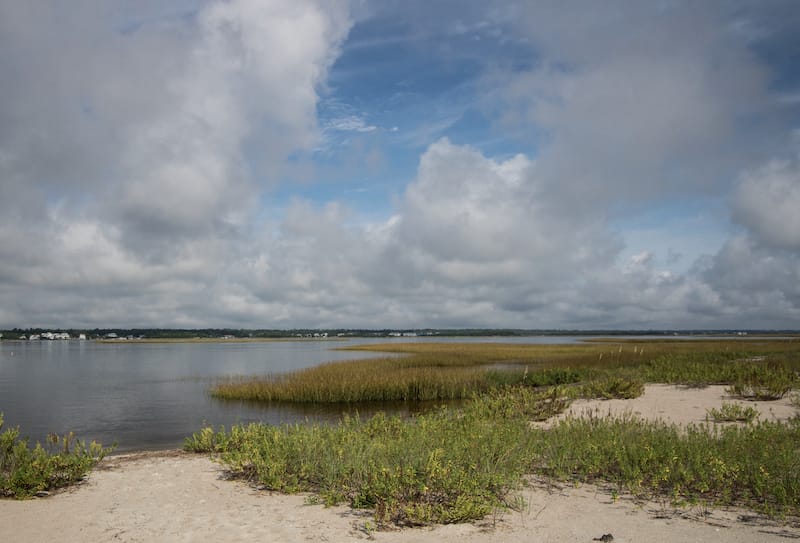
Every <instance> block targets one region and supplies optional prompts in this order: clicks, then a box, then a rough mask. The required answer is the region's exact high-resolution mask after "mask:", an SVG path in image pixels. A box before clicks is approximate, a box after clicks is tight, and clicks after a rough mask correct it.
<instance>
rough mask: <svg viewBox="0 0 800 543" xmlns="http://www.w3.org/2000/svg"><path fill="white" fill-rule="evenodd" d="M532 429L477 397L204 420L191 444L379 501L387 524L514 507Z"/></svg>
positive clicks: (280, 475) (297, 484)
mask: <svg viewBox="0 0 800 543" xmlns="http://www.w3.org/2000/svg"><path fill="white" fill-rule="evenodd" d="M530 437H531V434H530V432H529V430H528V425H527V422H526V420H525V419H524V418H523V417H520V416H516V417H495V416H489V415H488V410H487V409H484V408H482V407H481V406H480V402H474V403H472V404H470V406H468V407H467V408H466V409H464V410H462V411H458V412H456V411H450V410H447V409H442V410H441V411H437V412H435V413H431V414H427V415H420V416H417V417H414V418H412V419H401V418H398V417H387V416H385V415H384V414H378V415H375V416H374V417H372V418H371V419H369V420H367V421H362V420H360V419H359V418H358V417H355V418H350V417H346V418H344V419H343V420H342V421H341V423H340V424H339V425H337V426H325V425H319V424H309V425H291V426H290V425H285V426H280V427H273V426H268V425H261V424H251V425H247V426H234V427H232V428H231V430H230V432H228V433H226V432H225V431H224V430H220V431H216V432H215V431H213V430H211V429H203V430H201V431H200V432H199V433H197V434H195V435H194V436H192V438H189V439H187V443H186V449H187V450H193V451H204V450H208V451H214V452H219V453H221V456H220V459H221V462H222V463H223V464H224V465H225V466H227V467H228V469H230V470H231V472H232V473H233V474H234V475H236V476H238V477H242V478H245V479H248V480H251V481H254V482H257V483H258V484H260V485H263V486H265V487H266V488H268V489H271V490H278V491H283V492H297V491H313V492H316V493H318V494H319V495H320V496H321V499H322V500H323V501H324V502H325V503H326V504H336V503H341V502H347V503H349V504H350V505H351V506H352V507H354V508H369V509H372V510H373V511H374V515H375V519H376V521H377V522H378V523H379V524H381V525H384V524H386V523H394V524H399V525H410V524H428V523H452V522H463V521H468V520H472V519H478V518H481V517H483V516H485V515H487V514H489V513H491V512H492V511H494V510H496V509H497V508H503V507H509V506H514V505H515V504H516V501H515V500H514V499H511V498H510V492H511V491H512V490H514V489H515V488H517V487H518V486H519V484H520V481H521V478H522V475H523V474H524V473H525V472H526V471H527V470H528V468H529V461H530V457H531V453H530V450H529V444H530Z"/></svg>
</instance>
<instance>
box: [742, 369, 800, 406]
mask: <svg viewBox="0 0 800 543" xmlns="http://www.w3.org/2000/svg"><path fill="white" fill-rule="evenodd" d="M796 384H797V375H796V373H795V372H794V371H792V370H791V369H790V368H787V367H784V366H782V365H779V364H776V363H772V364H766V363H761V364H755V363H754V364H752V365H751V366H750V367H748V368H747V370H746V371H743V372H742V373H741V374H740V375H737V376H736V378H735V379H733V381H732V382H731V384H730V386H729V387H728V389H727V392H728V394H730V395H731V396H736V397H738V398H745V399H748V400H761V401H770V400H779V399H781V398H783V397H784V396H786V394H788V393H789V392H790V391H791V390H792V388H793V387H794V386H795V385H796Z"/></svg>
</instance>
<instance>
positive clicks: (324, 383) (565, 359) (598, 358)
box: [212, 340, 800, 403]
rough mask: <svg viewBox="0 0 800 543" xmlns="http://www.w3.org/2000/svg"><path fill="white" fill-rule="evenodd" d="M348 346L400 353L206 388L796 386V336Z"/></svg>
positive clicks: (364, 393)
mask: <svg viewBox="0 0 800 543" xmlns="http://www.w3.org/2000/svg"><path fill="white" fill-rule="evenodd" d="M348 349H351V350H359V351H375V352H391V353H400V354H404V355H405V356H401V357H391V358H389V357H377V358H374V359H368V360H354V361H345V362H333V363H329V364H323V365H321V366H318V367H315V368H309V369H304V370H300V371H297V372H293V373H288V374H283V375H273V376H266V377H252V378H242V379H235V380H229V381H227V382H222V383H219V384H218V385H217V386H215V387H214V388H213V390H212V394H213V395H214V396H216V397H219V398H225V399H245V400H256V401H291V402H315V403H322V402H325V403H330V402H367V401H398V400H399V401H430V400H434V401H435V400H452V399H465V398H468V397H470V396H471V395H472V394H474V393H481V392H486V391H488V390H491V389H493V388H495V387H497V386H505V385H527V386H533V387H540V386H551V385H563V384H575V383H579V382H583V383H592V382H597V381H600V382H603V381H606V382H607V383H606V384H609V383H608V382H609V380H612V379H623V380H625V381H627V382H628V383H629V384H630V383H645V382H660V383H676V384H689V385H691V384H709V383H731V384H732V383H736V382H744V381H743V380H744V379H749V382H753V383H773V384H774V383H778V384H780V386H788V387H789V388H792V387H797V386H798V384H799V383H800V342H798V341H786V340H753V341H652V342H637V343H625V342H620V343H606V342H603V343H600V342H598V343H587V344H575V345H525V344H497V343H402V344H383V345H366V346H358V347H349V348H348ZM618 384H619V383H618ZM771 386H772V385H771ZM594 388H595V390H594V391H593V390H592V387H589V388H587V389H586V390H587V393H588V394H594V393H597V392H601V391H599V390H597V389H596V387H594ZM628 388H629V390H628V391H623V390H622V389H620V391H619V393H620V394H622V396H615V395H614V394H615V393H613V392H612V393H611V394H612V397H630V395H631V394H633V395H636V391H637V389H638V390H639V392H638V393H641V391H640V390H641V387H640V386H638V385H637V386H632V385H629V386H628ZM606 389H608V387H606ZM760 390H761V389H757V390H756V391H757V392H758V391H760ZM769 390H770V391H771V390H772V389H769ZM743 393H747V391H746V390H743ZM626 394H627V395H628V396H625V395H626ZM597 395H598V396H599V397H605V395H604V394H597Z"/></svg>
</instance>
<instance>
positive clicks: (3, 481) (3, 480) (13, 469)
mask: <svg viewBox="0 0 800 543" xmlns="http://www.w3.org/2000/svg"><path fill="white" fill-rule="evenodd" d="M2 429H3V416H2V414H0V430H2ZM48 445H49V450H46V449H45V448H44V447H42V446H41V445H40V444H38V443H37V444H36V446H35V447H33V448H30V447H29V446H28V443H27V441H26V440H24V439H21V438H20V436H19V429H18V428H9V429H6V430H5V431H3V432H2V433H0V496H6V497H14V498H29V497H31V496H34V495H35V494H36V493H38V492H43V491H50V490H54V489H57V488H61V487H64V486H67V485H69V484H72V483H75V482H77V481H79V480H81V479H82V478H83V476H84V475H86V474H87V473H88V472H89V470H90V469H92V467H94V466H95V464H97V463H98V462H99V461H100V460H102V459H103V457H105V456H106V455H107V454H108V453H109V452H111V450H112V449H104V448H103V447H102V446H100V445H98V444H97V443H94V442H92V443H91V444H89V445H88V446H87V445H85V444H84V443H83V442H81V441H78V440H77V439H75V436H74V435H72V434H71V433H70V434H68V435H67V436H64V437H59V436H56V435H52V436H50V439H49V444H48Z"/></svg>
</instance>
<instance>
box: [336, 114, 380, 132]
mask: <svg viewBox="0 0 800 543" xmlns="http://www.w3.org/2000/svg"><path fill="white" fill-rule="evenodd" d="M327 128H330V129H332V130H341V131H344V132H349V131H353V132H372V131H373V130H377V129H378V127H377V126H374V125H371V124H370V125H368V124H367V123H366V121H365V120H364V119H362V118H361V117H358V116H356V115H349V116H347V117H339V118H337V119H331V120H330V121H329V122H328V125H327Z"/></svg>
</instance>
